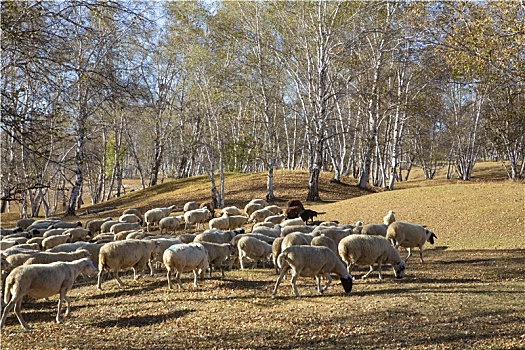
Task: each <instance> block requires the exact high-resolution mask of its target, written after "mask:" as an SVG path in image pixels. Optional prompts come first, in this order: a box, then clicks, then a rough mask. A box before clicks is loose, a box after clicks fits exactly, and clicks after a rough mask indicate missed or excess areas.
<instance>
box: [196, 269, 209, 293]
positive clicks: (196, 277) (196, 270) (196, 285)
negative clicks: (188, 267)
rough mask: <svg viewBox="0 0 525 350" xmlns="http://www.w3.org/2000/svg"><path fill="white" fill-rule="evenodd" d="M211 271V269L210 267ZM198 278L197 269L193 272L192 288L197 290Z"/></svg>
mask: <svg viewBox="0 0 525 350" xmlns="http://www.w3.org/2000/svg"><path fill="white" fill-rule="evenodd" d="M210 269H211V267H210ZM198 277H199V271H198V269H195V270H193V286H194V287H195V288H197V279H198Z"/></svg>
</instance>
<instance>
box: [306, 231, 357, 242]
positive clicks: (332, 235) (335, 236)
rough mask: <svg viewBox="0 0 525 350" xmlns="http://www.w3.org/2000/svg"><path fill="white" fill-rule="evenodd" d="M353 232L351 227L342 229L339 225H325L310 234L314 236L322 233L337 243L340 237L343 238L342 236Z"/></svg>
mask: <svg viewBox="0 0 525 350" xmlns="http://www.w3.org/2000/svg"><path fill="white" fill-rule="evenodd" d="M353 233H354V231H353V230H352V229H346V230H343V229H341V228H339V227H326V228H322V229H320V230H316V231H315V232H313V233H312V234H313V235H314V236H319V235H321V234H324V235H325V236H326V237H330V238H331V239H333V241H334V242H335V244H339V242H340V241H341V239H343V238H344V237H347V236H349V235H351V234H353Z"/></svg>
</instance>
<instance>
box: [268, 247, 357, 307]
mask: <svg viewBox="0 0 525 350" xmlns="http://www.w3.org/2000/svg"><path fill="white" fill-rule="evenodd" d="M277 265H278V266H279V268H280V273H279V277H278V278H277V282H276V283H275V288H274V289H273V293H272V298H275V296H276V294H277V288H278V287H279V284H280V283H281V281H282V279H283V277H284V275H285V274H286V273H287V272H288V270H290V269H291V270H292V279H291V283H292V288H293V291H294V293H295V296H296V297H300V296H301V295H300V294H299V291H298V290H297V285H296V283H297V278H298V277H299V276H303V277H315V279H316V282H317V291H318V292H319V293H323V292H324V291H325V290H327V289H328V287H329V286H330V283H331V282H332V277H331V276H330V274H331V273H334V274H336V275H338V276H339V278H340V279H341V283H342V285H343V288H344V290H345V292H346V293H350V292H351V291H352V276H351V275H350V274H349V273H348V271H347V270H346V266H345V265H344V264H343V262H342V261H341V259H339V257H338V256H337V255H336V254H335V253H334V252H333V251H332V250H330V248H327V247H314V246H309V245H308V246H306V245H300V246H291V247H288V248H286V249H285V250H283V252H282V253H281V254H279V256H278V257H277ZM323 277H324V278H325V279H326V280H327V283H326V285H325V286H324V287H323V288H321V278H323Z"/></svg>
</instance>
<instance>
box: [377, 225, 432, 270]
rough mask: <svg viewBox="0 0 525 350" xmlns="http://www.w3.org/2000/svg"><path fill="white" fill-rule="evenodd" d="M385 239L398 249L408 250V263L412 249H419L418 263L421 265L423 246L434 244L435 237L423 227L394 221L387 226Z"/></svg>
mask: <svg viewBox="0 0 525 350" xmlns="http://www.w3.org/2000/svg"><path fill="white" fill-rule="evenodd" d="M386 238H387V239H388V240H390V241H391V242H392V244H393V245H394V246H395V247H396V248H398V247H403V248H406V249H407V250H408V256H407V257H406V259H405V261H408V259H409V258H410V255H411V254H412V248H414V247H419V261H420V262H421V263H423V245H424V244H425V242H429V243H430V244H434V238H436V239H437V236H436V235H435V234H434V232H432V231H429V230H427V229H426V228H425V227H424V226H421V225H416V224H411V223H408V222H403V221H395V222H393V223H391V224H390V225H389V226H388V229H387V233H386Z"/></svg>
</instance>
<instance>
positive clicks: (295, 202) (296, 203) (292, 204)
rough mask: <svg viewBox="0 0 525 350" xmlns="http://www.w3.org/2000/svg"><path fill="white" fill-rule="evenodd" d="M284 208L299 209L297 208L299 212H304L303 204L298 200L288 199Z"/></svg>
mask: <svg viewBox="0 0 525 350" xmlns="http://www.w3.org/2000/svg"><path fill="white" fill-rule="evenodd" d="M286 206H287V207H288V208H290V207H299V208H301V210H304V205H303V203H301V201H300V200H298V199H290V200H289V201H288V202H286Z"/></svg>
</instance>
